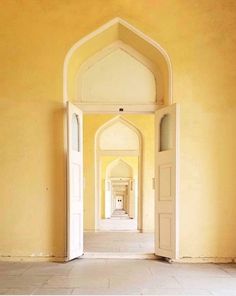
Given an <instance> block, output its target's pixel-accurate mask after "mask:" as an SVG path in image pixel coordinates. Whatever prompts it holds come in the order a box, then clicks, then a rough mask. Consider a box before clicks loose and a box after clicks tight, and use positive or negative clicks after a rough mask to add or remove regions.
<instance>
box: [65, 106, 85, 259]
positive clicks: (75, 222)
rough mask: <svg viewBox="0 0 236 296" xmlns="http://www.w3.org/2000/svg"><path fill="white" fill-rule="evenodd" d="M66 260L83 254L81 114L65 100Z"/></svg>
mask: <svg viewBox="0 0 236 296" xmlns="http://www.w3.org/2000/svg"><path fill="white" fill-rule="evenodd" d="M67 147H68V150H67V153H68V154H67V174H68V175H67V190H68V192H67V260H72V259H74V258H78V257H79V256H81V255H82V254H83V114H82V112H81V111H80V110H79V109H78V107H76V106H75V105H73V104H71V103H70V102H67Z"/></svg>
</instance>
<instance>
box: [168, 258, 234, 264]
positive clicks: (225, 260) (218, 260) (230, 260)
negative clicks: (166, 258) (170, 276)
mask: <svg viewBox="0 0 236 296" xmlns="http://www.w3.org/2000/svg"><path fill="white" fill-rule="evenodd" d="M173 262H176V263H236V257H182V258H179V259H174V260H173Z"/></svg>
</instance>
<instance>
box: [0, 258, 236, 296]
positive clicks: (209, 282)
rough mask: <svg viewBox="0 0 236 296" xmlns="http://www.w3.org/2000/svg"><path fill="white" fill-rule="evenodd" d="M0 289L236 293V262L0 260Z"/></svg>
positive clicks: (20, 291) (49, 292)
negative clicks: (33, 261) (55, 261)
mask: <svg viewBox="0 0 236 296" xmlns="http://www.w3.org/2000/svg"><path fill="white" fill-rule="evenodd" d="M0 294H26V295H30V294H41V295H46V294H47V295H55V294H61V295H62V294H64V295H66V294H67V295H69V294H80V295H81V294H84V295H91V294H100V295H114V294H117V295H128V294H129V295H132V294H136V295H141V294H147V295H148V294H149V295H150V294H152V295H153V294H155V295H227V296H235V295H236V264H180V263H179V264H178V263H172V264H169V263H167V262H161V261H157V260H111V259H77V260H73V261H71V262H68V263H52V262H50V263H49V262H41V263H20V262H17V263H13V262H0Z"/></svg>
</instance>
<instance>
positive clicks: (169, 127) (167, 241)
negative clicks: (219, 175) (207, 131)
mask: <svg viewBox="0 0 236 296" xmlns="http://www.w3.org/2000/svg"><path fill="white" fill-rule="evenodd" d="M163 118H165V119H167V118H168V123H167V122H165V123H164V126H161V124H162V123H163ZM178 121H179V117H178V106H177V105H176V104H174V105H170V106H167V107H165V108H162V109H160V110H158V111H156V121H155V125H156V131H155V133H156V147H155V157H156V160H155V161H156V165H155V254H156V255H159V256H163V257H167V258H171V259H176V258H178V208H177V203H178V193H179V192H178V191H179V190H178V187H179V181H178V178H179V173H178V170H177V168H178V157H179V153H178V151H179V149H178V141H179V135H178V124H179V122H178ZM161 133H164V136H163V135H162V136H161ZM161 141H164V144H163V143H161Z"/></svg>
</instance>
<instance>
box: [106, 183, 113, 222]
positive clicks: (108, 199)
mask: <svg viewBox="0 0 236 296" xmlns="http://www.w3.org/2000/svg"><path fill="white" fill-rule="evenodd" d="M111 186H112V185H111V181H110V180H108V179H106V181H105V218H106V219H109V218H111V214H112V204H111V202H112V200H111V198H112V197H111Z"/></svg>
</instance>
